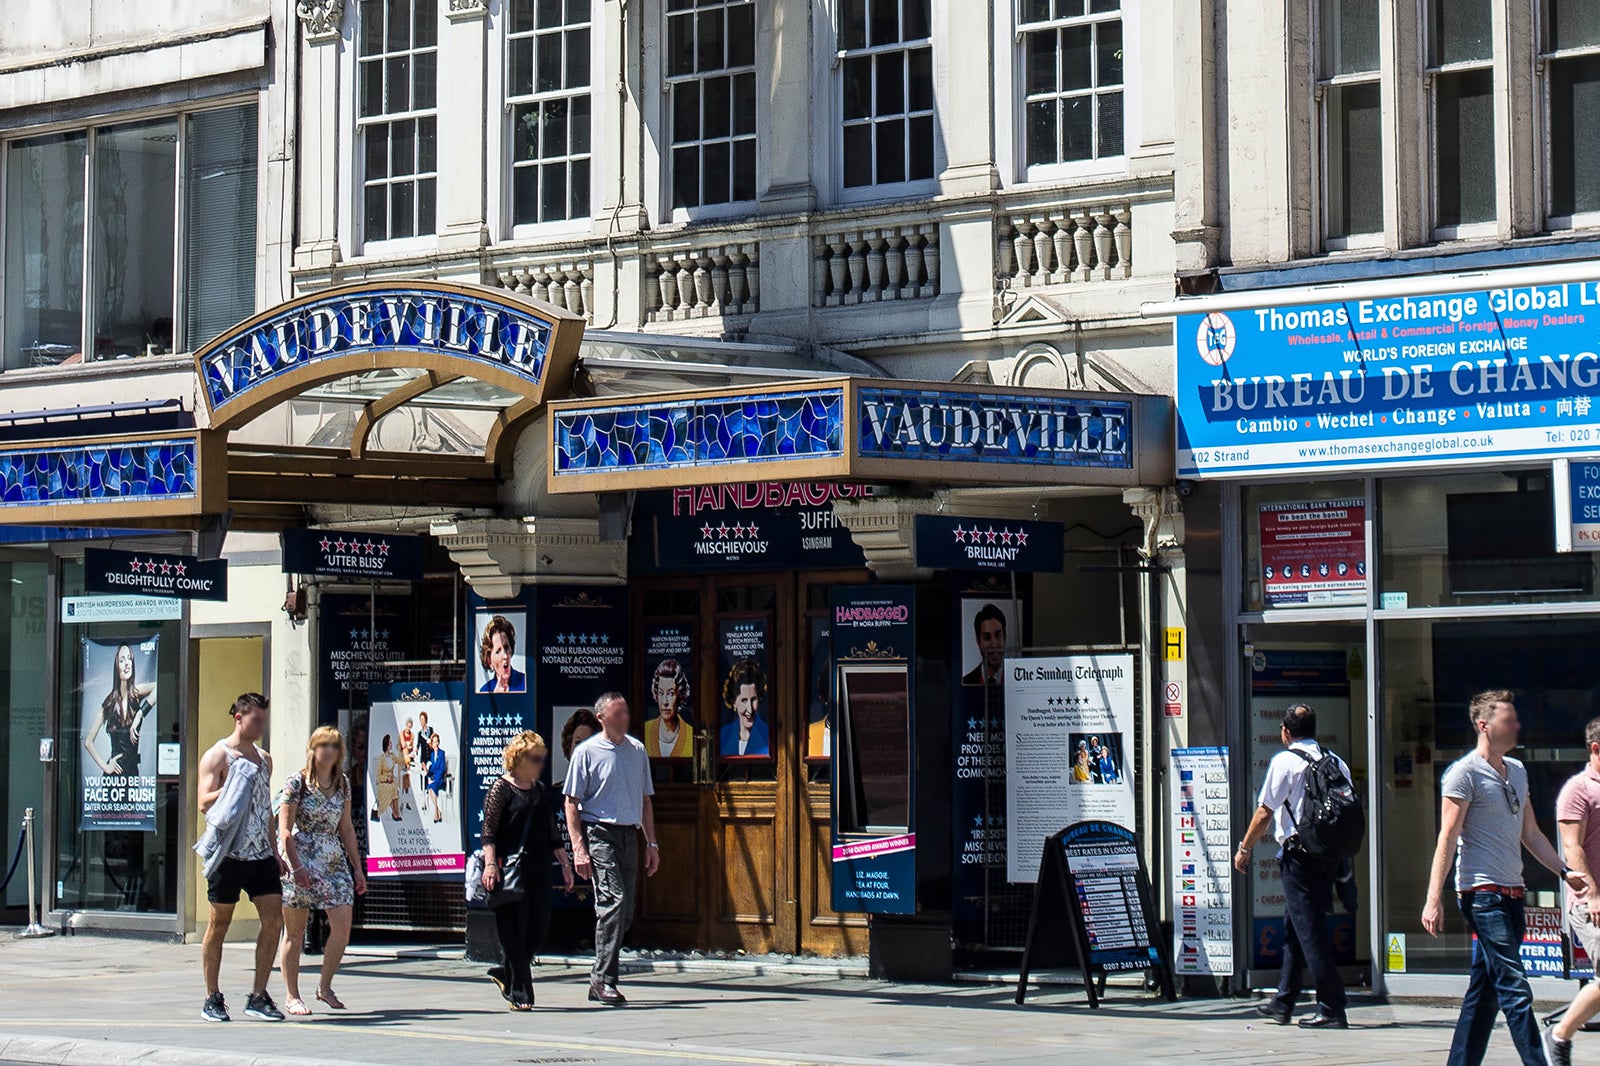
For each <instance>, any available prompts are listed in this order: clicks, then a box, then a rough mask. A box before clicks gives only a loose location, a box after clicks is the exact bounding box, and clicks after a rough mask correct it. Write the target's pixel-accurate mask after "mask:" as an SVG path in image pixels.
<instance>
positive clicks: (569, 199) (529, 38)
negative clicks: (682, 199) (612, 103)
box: [506, 0, 591, 226]
mask: <svg viewBox="0 0 1600 1066" xmlns="http://www.w3.org/2000/svg"><path fill="white" fill-rule="evenodd" d="M589 5H590V0H513V2H512V4H511V25H510V29H509V32H508V33H507V34H506V62H507V70H506V79H507V81H506V85H507V88H506V102H507V103H508V104H509V105H510V108H511V129H512V137H511V140H512V160H511V220H512V223H513V224H515V225H519V226H520V225H527V224H532V223H541V222H563V221H566V220H568V219H575V218H586V217H588V214H589V167H590V133H589V126H590V122H591V117H590V116H591V111H590V102H589V101H590V55H589V47H590V25H589V24H590V18H591V15H590V10H589Z"/></svg>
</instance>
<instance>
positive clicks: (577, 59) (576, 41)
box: [567, 30, 589, 89]
mask: <svg viewBox="0 0 1600 1066" xmlns="http://www.w3.org/2000/svg"><path fill="white" fill-rule="evenodd" d="M588 87H589V31H588V30H572V31H570V32H569V33H568V34H567V88H569V89H587V88H588Z"/></svg>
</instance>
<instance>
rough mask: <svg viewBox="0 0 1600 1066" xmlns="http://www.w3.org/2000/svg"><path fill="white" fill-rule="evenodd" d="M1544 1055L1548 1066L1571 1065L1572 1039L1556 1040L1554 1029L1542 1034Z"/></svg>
mask: <svg viewBox="0 0 1600 1066" xmlns="http://www.w3.org/2000/svg"><path fill="white" fill-rule="evenodd" d="M1544 1056H1545V1059H1546V1060H1548V1061H1549V1063H1550V1066H1572V1041H1570V1040H1557V1039H1556V1031H1555V1030H1554V1029H1546V1030H1545V1034H1544Z"/></svg>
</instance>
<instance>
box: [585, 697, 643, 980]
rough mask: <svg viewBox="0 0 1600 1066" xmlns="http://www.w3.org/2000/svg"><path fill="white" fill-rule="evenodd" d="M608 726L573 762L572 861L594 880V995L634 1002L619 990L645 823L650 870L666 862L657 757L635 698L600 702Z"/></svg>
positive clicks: (597, 714)
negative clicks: (635, 722)
mask: <svg viewBox="0 0 1600 1066" xmlns="http://www.w3.org/2000/svg"><path fill="white" fill-rule="evenodd" d="M594 713H595V717H596V718H598V719H600V729H601V732H599V733H596V734H595V735H594V736H592V737H590V738H589V739H588V740H586V741H584V742H583V743H582V744H580V745H579V746H578V748H577V749H576V750H575V751H573V753H572V761H571V762H570V763H569V764H568V765H567V778H566V781H565V783H564V786H563V787H564V791H565V792H566V794H567V833H568V835H569V836H570V837H571V838H572V865H573V869H574V870H575V871H576V873H577V875H578V876H579V877H583V878H592V879H593V880H594V918H595V921H594V968H593V969H592V970H590V971H589V998H590V999H591V1000H592V1001H594V1002H596V1003H604V1004H605V1005H606V1006H608V1007H621V1006H625V1005H626V1004H627V1002H628V1001H627V1000H626V999H624V998H623V996H622V993H621V992H618V991H617V968H618V958H619V956H620V954H621V951H622V938H623V937H624V936H625V935H626V934H627V932H628V926H630V925H632V924H633V908H634V897H635V896H636V895H637V894H638V886H639V830H641V829H643V830H644V839H645V853H644V872H645V876H647V877H649V876H652V875H654V874H655V872H656V869H657V867H659V866H660V865H661V852H660V849H658V848H657V847H656V819H655V812H654V811H653V810H652V809H651V806H650V797H651V796H652V795H654V794H655V786H654V785H653V784H652V783H651V781H650V756H649V754H648V753H647V752H646V751H645V747H644V745H643V744H641V743H640V742H639V741H638V740H635V739H634V738H633V737H631V736H629V735H628V701H627V700H625V699H623V698H622V693H620V692H607V693H606V694H605V695H604V696H601V697H600V698H599V699H597V700H595V701H594Z"/></svg>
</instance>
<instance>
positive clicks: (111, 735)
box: [53, 561, 185, 914]
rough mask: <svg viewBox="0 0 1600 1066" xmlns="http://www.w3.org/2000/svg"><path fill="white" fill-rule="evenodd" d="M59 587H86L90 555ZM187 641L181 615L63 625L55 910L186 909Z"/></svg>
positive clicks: (76, 590) (67, 569)
mask: <svg viewBox="0 0 1600 1066" xmlns="http://www.w3.org/2000/svg"><path fill="white" fill-rule="evenodd" d="M61 585H62V589H63V590H64V592H65V593H66V594H67V595H74V596H75V595H79V594H81V593H82V591H83V564H82V562H80V561H67V562H63V563H62V566H61ZM181 644H182V622H181V621H179V620H177V619H176V618H174V619H170V620H164V621H163V620H151V621H126V622H90V623H83V622H73V621H68V620H65V619H64V620H63V624H62V625H61V626H60V627H59V632H58V647H59V649H60V652H59V654H58V655H57V657H56V658H57V664H58V667H57V668H58V670H59V673H58V674H57V682H58V688H57V691H58V692H60V693H61V694H62V695H61V699H60V707H59V710H60V718H61V727H60V739H59V741H58V743H57V766H58V769H59V774H58V784H57V788H58V792H57V795H58V800H59V802H58V804H57V807H56V811H57V816H56V866H55V878H54V880H55V885H54V889H55V891H54V894H53V895H54V904H55V905H56V906H57V907H61V908H64V909H66V910H74V911H123V912H130V913H153V914H175V913H176V912H177V905H178V875H179V873H180V872H181V870H182V868H183V863H182V861H181V856H180V852H179V850H178V849H179V843H178V834H179V828H178V822H179V812H180V811H181V810H182V808H183V805H184V799H185V794H184V784H185V783H184V781H183V778H182V776H181V773H180V764H181V761H182V760H181V756H180V754H179V752H180V750H181V749H180V748H179V745H180V743H181V735H182V734H181V725H180V723H181V722H182V721H183V702H184V698H185V695H184V693H185V686H184V683H183V682H182V680H181V679H180V674H179V672H178V659H179V647H180V645H181ZM124 671H125V672H124Z"/></svg>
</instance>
